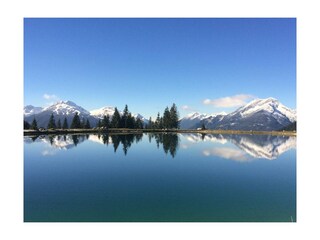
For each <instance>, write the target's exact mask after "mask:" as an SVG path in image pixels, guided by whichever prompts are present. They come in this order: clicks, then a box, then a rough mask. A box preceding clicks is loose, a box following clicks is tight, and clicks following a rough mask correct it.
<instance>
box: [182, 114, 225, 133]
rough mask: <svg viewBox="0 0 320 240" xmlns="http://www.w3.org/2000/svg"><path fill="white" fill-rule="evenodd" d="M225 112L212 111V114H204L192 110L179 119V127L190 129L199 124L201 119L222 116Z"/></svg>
mask: <svg viewBox="0 0 320 240" xmlns="http://www.w3.org/2000/svg"><path fill="white" fill-rule="evenodd" d="M224 115H226V113H225V112H221V113H213V114H210V115H209V114H205V113H199V112H193V113H190V114H188V115H187V116H186V117H184V118H181V119H180V128H181V129H190V128H193V127H194V126H195V125H197V124H199V123H200V122H201V121H202V120H207V119H212V118H215V117H217V116H224Z"/></svg>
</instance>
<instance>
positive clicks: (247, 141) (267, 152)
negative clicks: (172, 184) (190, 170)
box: [24, 133, 296, 162]
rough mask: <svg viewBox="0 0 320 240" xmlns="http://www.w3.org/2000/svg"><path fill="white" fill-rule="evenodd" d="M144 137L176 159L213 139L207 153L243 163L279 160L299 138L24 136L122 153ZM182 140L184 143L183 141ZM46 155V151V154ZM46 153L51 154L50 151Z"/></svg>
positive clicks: (204, 152) (55, 144)
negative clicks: (180, 151) (181, 152)
mask: <svg viewBox="0 0 320 240" xmlns="http://www.w3.org/2000/svg"><path fill="white" fill-rule="evenodd" d="M143 138H147V141H146V142H149V144H151V143H152V142H155V143H156V146H157V148H160V147H161V148H162V149H163V151H164V152H165V154H168V153H169V154H170V155H171V156H172V157H173V158H174V157H175V156H176V154H177V153H178V149H179V145H181V148H182V149H187V148H190V147H192V146H193V145H195V144H197V143H200V142H209V143H210V142H212V146H209V147H208V144H206V145H205V148H204V149H201V153H202V155H204V156H207V157H209V156H218V157H222V158H225V159H230V160H236V161H240V162H246V161H251V160H253V159H255V158H263V159H269V160H272V159H276V158H277V157H278V156H280V155H281V154H282V153H284V152H286V151H288V150H289V149H292V148H295V147H296V138H295V137H289V136H271V135H221V134H193V133H192V134H191V133H190V134H176V133H162V134H159V133H145V134H119V135H116V134H111V135H108V134H90V135H89V134H81V135H75V134H70V135H46V136H44V135H43V136H29V137H24V141H25V143H33V142H44V143H46V144H47V145H50V146H51V147H52V148H54V149H64V150H68V149H71V148H73V147H76V146H77V145H79V144H81V143H83V142H84V141H86V140H89V141H91V142H96V143H100V144H105V145H106V146H109V145H111V146H113V149H114V152H117V150H118V149H119V146H120V145H121V147H122V150H123V153H124V154H125V155H127V154H128V150H129V149H130V147H131V146H132V144H134V143H135V144H138V143H139V142H141V141H142V139H143ZM180 142H182V143H181V144H180ZM44 155H45V154H44ZM46 155H50V152H49V151H48V150H47V151H46Z"/></svg>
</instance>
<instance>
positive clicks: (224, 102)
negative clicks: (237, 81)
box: [203, 94, 255, 108]
mask: <svg viewBox="0 0 320 240" xmlns="http://www.w3.org/2000/svg"><path fill="white" fill-rule="evenodd" d="M253 98H255V97H254V96H252V95H247V94H238V95H235V96H230V97H223V98H217V99H205V100H203V104H205V105H213V106H215V107H227V108H228V107H240V106H243V105H245V104H246V103H247V102H248V100H251V99H253Z"/></svg>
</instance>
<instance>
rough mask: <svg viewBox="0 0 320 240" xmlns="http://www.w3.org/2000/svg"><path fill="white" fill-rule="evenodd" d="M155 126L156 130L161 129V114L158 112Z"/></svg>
mask: <svg viewBox="0 0 320 240" xmlns="http://www.w3.org/2000/svg"><path fill="white" fill-rule="evenodd" d="M154 125H155V126H154V127H155V128H156V129H160V113H159V112H158V115H157V118H156V121H155V123H154Z"/></svg>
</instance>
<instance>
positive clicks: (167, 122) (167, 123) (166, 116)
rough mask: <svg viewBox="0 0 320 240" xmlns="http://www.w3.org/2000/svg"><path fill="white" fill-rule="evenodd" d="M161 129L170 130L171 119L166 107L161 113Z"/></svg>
mask: <svg viewBox="0 0 320 240" xmlns="http://www.w3.org/2000/svg"><path fill="white" fill-rule="evenodd" d="M163 127H164V128H170V127H171V118H170V111H169V108H168V107H166V108H165V110H164V113H163Z"/></svg>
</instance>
